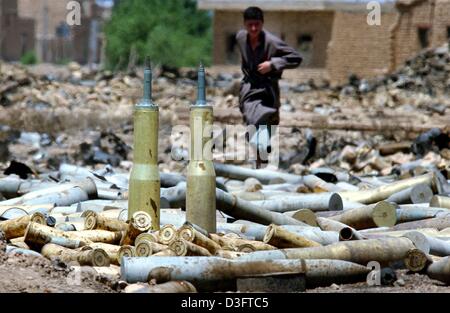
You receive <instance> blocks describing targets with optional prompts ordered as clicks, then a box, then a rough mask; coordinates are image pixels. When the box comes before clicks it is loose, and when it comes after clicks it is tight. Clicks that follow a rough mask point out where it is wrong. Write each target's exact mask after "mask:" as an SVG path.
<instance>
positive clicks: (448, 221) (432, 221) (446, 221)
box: [391, 215, 450, 230]
mask: <svg viewBox="0 0 450 313" xmlns="http://www.w3.org/2000/svg"><path fill="white" fill-rule="evenodd" d="M447 227H450V215H448V216H444V217H435V218H428V219H426V220H420V221H414V222H407V223H402V224H398V225H395V226H394V227H391V230H407V229H418V228H436V229H437V230H442V229H444V228H447Z"/></svg>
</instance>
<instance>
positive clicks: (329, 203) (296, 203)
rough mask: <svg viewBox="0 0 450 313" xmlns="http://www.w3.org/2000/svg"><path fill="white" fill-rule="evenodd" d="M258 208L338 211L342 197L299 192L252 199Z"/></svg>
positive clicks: (279, 210)
mask: <svg viewBox="0 0 450 313" xmlns="http://www.w3.org/2000/svg"><path fill="white" fill-rule="evenodd" d="M252 203H253V204H255V205H258V206H259V207H260V208H263V209H266V210H269V211H272V212H281V213H283V212H288V211H296V210H300V209H310V210H312V211H340V210H342V208H343V205H342V199H341V197H340V196H339V195H338V194H337V193H325V192H324V193H317V194H299V195H298V196H279V197H271V199H269V200H262V201H253V202H252Z"/></svg>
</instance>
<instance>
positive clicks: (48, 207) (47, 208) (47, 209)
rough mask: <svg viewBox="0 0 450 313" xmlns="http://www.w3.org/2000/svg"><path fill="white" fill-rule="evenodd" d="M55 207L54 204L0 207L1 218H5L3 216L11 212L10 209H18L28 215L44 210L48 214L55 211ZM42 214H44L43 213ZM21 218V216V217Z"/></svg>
mask: <svg viewBox="0 0 450 313" xmlns="http://www.w3.org/2000/svg"><path fill="white" fill-rule="evenodd" d="M54 207H55V206H54V205H53V204H39V205H0V216H3V214H4V213H5V212H6V211H8V210H10V209H16V210H21V211H24V212H26V213H28V214H30V215H31V214H32V213H34V211H36V210H42V211H45V213H48V212H50V211H52V210H53V208H54ZM41 213H42V212H41ZM19 217H20V216H19Z"/></svg>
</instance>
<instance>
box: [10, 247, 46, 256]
mask: <svg viewBox="0 0 450 313" xmlns="http://www.w3.org/2000/svg"><path fill="white" fill-rule="evenodd" d="M5 252H6V253H7V254H18V255H27V256H35V257H44V256H43V255H42V254H40V253H39V252H36V251H33V250H29V249H23V248H18V247H14V246H6V251H5Z"/></svg>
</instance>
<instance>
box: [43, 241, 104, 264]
mask: <svg viewBox="0 0 450 313" xmlns="http://www.w3.org/2000/svg"><path fill="white" fill-rule="evenodd" d="M41 254H42V255H43V256H45V257H46V258H48V259H50V260H52V259H55V258H58V259H60V260H61V261H63V262H66V263H69V262H74V261H75V262H78V263H79V264H80V265H88V266H109V264H110V263H109V258H108V255H107V253H106V252H105V251H104V250H103V249H92V250H85V251H77V250H71V249H67V248H64V247H61V246H58V245H55V244H52V243H48V244H46V245H44V246H43V247H42V250H41Z"/></svg>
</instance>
